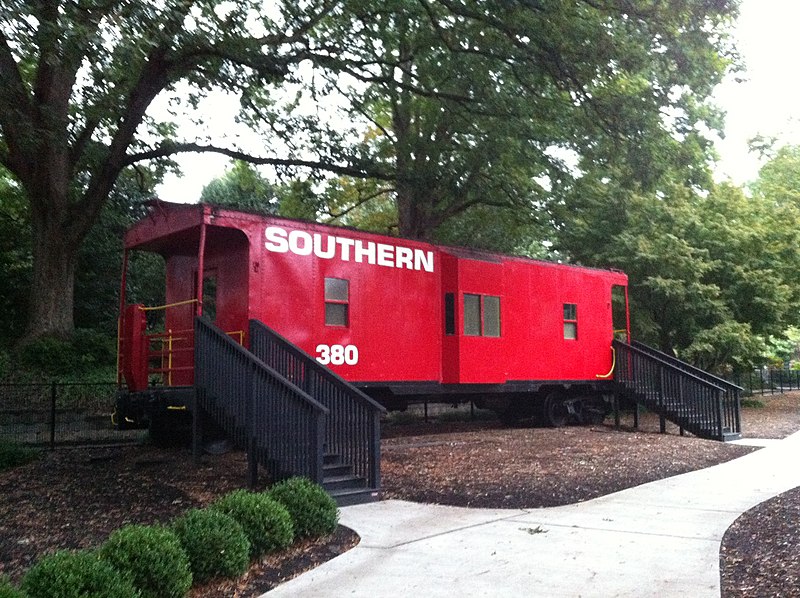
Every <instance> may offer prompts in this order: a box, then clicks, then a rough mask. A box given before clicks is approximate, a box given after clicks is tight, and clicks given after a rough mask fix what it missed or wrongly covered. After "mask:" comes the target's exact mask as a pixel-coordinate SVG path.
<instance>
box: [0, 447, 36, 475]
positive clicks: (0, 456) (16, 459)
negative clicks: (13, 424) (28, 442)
mask: <svg viewBox="0 0 800 598" xmlns="http://www.w3.org/2000/svg"><path fill="white" fill-rule="evenodd" d="M38 457H39V451H37V450H36V449H33V448H28V447H25V446H22V445H19V444H16V443H14V442H7V441H5V440H0V471H4V470H6V469H11V468H12V467H18V466H19V465H25V463H30V462H31V461H34V460H35V459H37V458H38Z"/></svg>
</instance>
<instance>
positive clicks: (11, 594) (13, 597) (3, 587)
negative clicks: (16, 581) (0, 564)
mask: <svg viewBox="0 0 800 598" xmlns="http://www.w3.org/2000/svg"><path fill="white" fill-rule="evenodd" d="M0 598H25V594H23V593H22V590H20V589H17V588H16V587H15V586H14V585H13V584H12V583H11V581H10V580H9V579H8V578H7V577H4V576H2V575H0Z"/></svg>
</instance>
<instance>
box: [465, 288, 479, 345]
mask: <svg viewBox="0 0 800 598" xmlns="http://www.w3.org/2000/svg"><path fill="white" fill-rule="evenodd" d="M464 334H465V335H466V336H480V335H481V296H480V295H467V294H464Z"/></svg>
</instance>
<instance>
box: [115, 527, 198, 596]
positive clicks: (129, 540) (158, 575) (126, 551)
mask: <svg viewBox="0 0 800 598" xmlns="http://www.w3.org/2000/svg"><path fill="white" fill-rule="evenodd" d="M99 554H100V557H101V558H103V559H104V560H106V561H108V562H109V563H111V565H113V567H114V568H115V569H117V570H118V571H120V572H122V573H123V574H125V575H127V576H128V577H129V578H130V579H131V580H132V581H133V584H134V586H135V587H136V588H137V589H138V590H139V591H140V592H141V595H142V598H181V597H182V596H185V595H186V593H187V592H188V591H189V588H190V587H191V586H192V573H191V571H190V569H189V557H188V556H187V554H186V552H185V551H184V550H183V547H182V546H181V543H180V541H179V540H178V537H177V536H176V535H175V533H174V532H173V531H171V530H169V529H167V528H163V527H157V526H143V525H127V526H125V527H122V528H120V529H118V530H116V531H115V532H114V533H112V534H111V536H109V538H108V540H107V541H106V542H105V543H104V544H103V545H102V546H101V547H100V549H99Z"/></svg>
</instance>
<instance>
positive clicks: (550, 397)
mask: <svg viewBox="0 0 800 598" xmlns="http://www.w3.org/2000/svg"><path fill="white" fill-rule="evenodd" d="M357 386H359V387H360V388H361V389H362V390H363V391H364V392H365V393H367V394H368V395H370V396H371V397H373V398H374V399H375V400H376V401H378V402H379V403H381V404H382V405H383V406H384V407H386V409H388V410H390V411H405V410H406V409H407V408H408V406H409V405H413V404H418V403H445V404H450V405H457V404H462V403H473V404H474V405H475V406H476V407H478V408H479V409H487V410H489V411H494V412H495V413H496V414H497V416H498V417H499V419H500V421H501V422H502V423H503V424H505V425H517V424H519V423H520V422H522V421H527V422H531V423H534V424H536V425H543V426H549V427H561V426H564V425H580V424H597V423H601V422H602V421H603V420H604V419H605V418H606V417H607V416H608V415H609V414H610V413H611V409H612V406H613V400H614V393H615V392H616V388H615V385H614V383H613V382H611V381H598V382H586V381H553V380H547V381H535V380H530V381H528V380H519V381H513V382H507V383H505V384H445V385H442V384H429V385H425V384H397V385H388V386H387V385H386V384H385V383H383V384H362V385H357Z"/></svg>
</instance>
